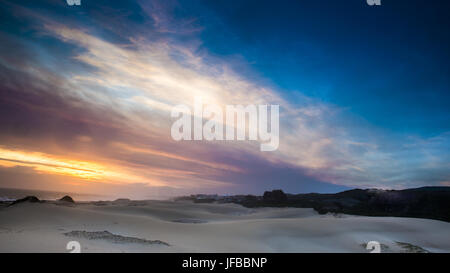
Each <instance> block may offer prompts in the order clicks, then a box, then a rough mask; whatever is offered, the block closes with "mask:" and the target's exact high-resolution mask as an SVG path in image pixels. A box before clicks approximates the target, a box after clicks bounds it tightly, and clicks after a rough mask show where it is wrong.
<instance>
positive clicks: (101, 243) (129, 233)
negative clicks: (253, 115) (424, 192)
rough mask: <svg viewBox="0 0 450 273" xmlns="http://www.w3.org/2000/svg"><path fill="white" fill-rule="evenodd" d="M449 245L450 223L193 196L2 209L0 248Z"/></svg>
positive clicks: (410, 248)
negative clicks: (69, 245) (207, 201)
mask: <svg viewBox="0 0 450 273" xmlns="http://www.w3.org/2000/svg"><path fill="white" fill-rule="evenodd" d="M70 241H77V242H79V243H80V246H81V249H80V250H81V252H351V253H355V252H356V253H357V252H362V253H368V252H370V251H369V250H366V248H365V246H366V244H367V243H368V242H369V241H378V242H379V243H380V244H381V250H382V252H450V223H448V222H444V221H437V220H429V219H417V218H400V217H365V216H351V215H344V214H326V215H319V214H318V213H317V212H316V211H314V210H313V209H308V208H245V207H243V206H240V205H237V204H218V203H211V204H198V203H193V202H189V201H130V200H127V199H121V200H116V201H100V202H76V203H70V202H62V201H46V202H40V203H28V202H24V203H19V204H15V205H12V206H2V207H1V208H0V252H69V250H67V249H66V246H67V243H68V242H70Z"/></svg>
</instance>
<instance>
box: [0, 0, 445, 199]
mask: <svg viewBox="0 0 450 273" xmlns="http://www.w3.org/2000/svg"><path fill="white" fill-rule="evenodd" d="M0 4H1V10H0V18H1V19H0V20H1V24H0V94H1V95H0V187H9V188H24V189H36V190H53V191H67V192H77V193H95V194H105V195H109V196H121V197H131V198H167V197H170V196H176V195H184V194H193V193H218V194H262V193H263V192H264V191H265V190H272V189H283V190H284V191H285V192H290V193H306V192H321V193H325V192H338V191H342V190H347V189H351V188H381V189H404V188H412V187H422V186H450V31H449V29H450V17H449V16H448V14H449V12H450V4H449V3H448V1H432V2H430V1H425V0H417V1H407V0H396V1H393V0H392V1H388V0H382V5H381V6H369V5H367V3H366V1H364V0H346V1H335V0H333V1H332V0H320V1H312V0H308V1H307V0H303V1H300V0H299V1H253V0H243V1H224V0H214V1H206V0H205V1H201V0H195V1H181V0H180V1H174V0H168V1H144V0H138V1H106V0H95V1H93V0H81V5H80V6H69V5H67V3H66V1H64V0H46V1H0ZM199 96H200V97H202V98H203V99H204V101H205V103H206V104H217V105H219V106H225V105H250V104H255V105H261V104H270V105H279V106H280V143H279V148H278V150H276V151H273V152H261V151H260V149H259V143H258V142H256V141H175V140H173V139H172V138H171V135H170V129H171V125H172V123H173V122H174V120H173V119H172V118H171V115H170V114H171V109H173V107H174V106H176V105H179V104H186V105H191V104H193V102H194V98H195V97H199Z"/></svg>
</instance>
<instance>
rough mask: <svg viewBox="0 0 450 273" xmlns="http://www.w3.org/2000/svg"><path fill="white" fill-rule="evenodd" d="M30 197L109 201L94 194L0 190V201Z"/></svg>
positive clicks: (106, 197)
mask: <svg viewBox="0 0 450 273" xmlns="http://www.w3.org/2000/svg"><path fill="white" fill-rule="evenodd" d="M30 195H33V196H36V197H37V198H39V199H40V200H57V199H60V198H61V197H63V196H65V195H69V196H70V197H72V198H73V199H74V200H75V201H98V200H111V198H108V196H102V195H94V194H82V193H70V192H56V191H41V190H25V189H13V188H0V201H14V200H17V199H20V198H24V197H26V196H30Z"/></svg>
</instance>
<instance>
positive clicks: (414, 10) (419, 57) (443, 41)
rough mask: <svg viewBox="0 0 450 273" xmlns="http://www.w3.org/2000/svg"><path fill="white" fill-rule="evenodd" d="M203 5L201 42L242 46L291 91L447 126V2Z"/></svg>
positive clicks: (394, 123) (390, 117)
mask: <svg viewBox="0 0 450 273" xmlns="http://www.w3.org/2000/svg"><path fill="white" fill-rule="evenodd" d="M204 4H205V6H207V7H208V8H207V9H208V11H209V13H208V16H203V17H202V16H200V18H201V19H200V20H201V25H204V26H205V25H206V27H205V30H204V31H203V33H202V41H203V43H204V46H205V47H207V48H208V49H209V50H210V51H211V52H214V53H215V54H217V55H220V56H229V55H234V54H237V53H239V54H241V55H243V56H244V58H245V59H246V60H247V61H248V62H249V63H250V65H251V67H252V68H253V69H255V70H256V71H258V72H259V74H260V75H261V76H262V77H264V78H269V79H270V80H271V81H273V83H274V84H276V85H277V86H279V87H281V88H283V89H284V90H288V91H286V92H289V91H292V90H298V91H301V92H303V93H305V94H307V95H309V96H313V97H316V98H319V99H321V100H323V101H326V102H330V103H333V104H337V105H339V106H342V107H349V108H350V111H352V112H354V113H356V114H358V115H360V116H362V117H363V118H365V119H367V120H368V121H369V122H371V123H373V124H375V125H376V126H380V127H384V128H388V129H390V130H394V131H398V132H411V133H417V134H421V135H427V136H430V135H435V134H440V133H442V132H445V131H448V130H449V128H450V90H449V87H450V31H449V26H450V16H449V14H450V3H449V2H448V1H433V2H430V1H406V0H403V1H398V0H396V1H387V0H385V1H382V6H377V7H375V6H368V5H367V4H366V3H365V1H362V0H349V1H327V0H321V1H276V3H275V2H273V1H234V2H233V5H230V1H204ZM186 6H189V5H186ZM287 95H289V94H287Z"/></svg>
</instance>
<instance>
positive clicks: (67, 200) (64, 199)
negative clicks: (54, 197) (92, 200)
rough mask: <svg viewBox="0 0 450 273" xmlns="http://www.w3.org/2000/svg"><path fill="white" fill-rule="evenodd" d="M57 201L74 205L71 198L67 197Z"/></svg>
mask: <svg viewBox="0 0 450 273" xmlns="http://www.w3.org/2000/svg"><path fill="white" fill-rule="evenodd" d="M58 201H62V202H68V203H75V201H74V200H73V198H72V197H70V196H68V195H66V196H64V197H63V198H61V199H59V200H58Z"/></svg>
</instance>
